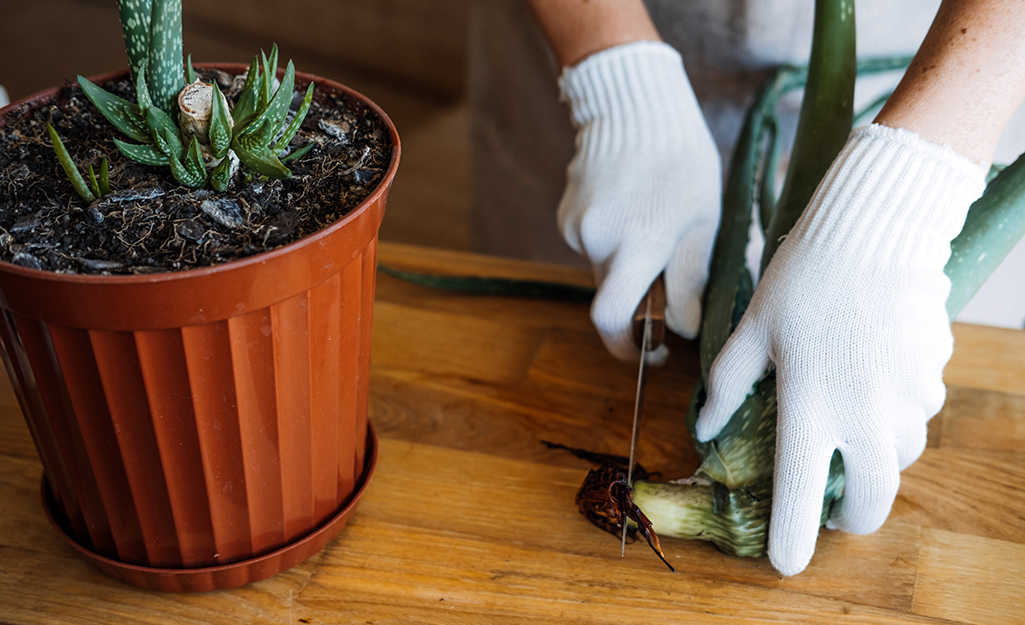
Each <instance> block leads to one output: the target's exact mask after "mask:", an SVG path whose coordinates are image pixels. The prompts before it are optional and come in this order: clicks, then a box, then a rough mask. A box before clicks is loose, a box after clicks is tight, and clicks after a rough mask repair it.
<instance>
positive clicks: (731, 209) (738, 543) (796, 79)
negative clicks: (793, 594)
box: [577, 0, 1025, 561]
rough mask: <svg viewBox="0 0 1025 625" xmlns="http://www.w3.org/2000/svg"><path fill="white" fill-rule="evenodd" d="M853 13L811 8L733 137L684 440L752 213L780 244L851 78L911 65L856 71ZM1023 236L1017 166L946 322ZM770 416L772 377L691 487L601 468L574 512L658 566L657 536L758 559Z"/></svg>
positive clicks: (731, 307) (1021, 169)
mask: <svg viewBox="0 0 1025 625" xmlns="http://www.w3.org/2000/svg"><path fill="white" fill-rule="evenodd" d="M849 10H851V8H850V3H846V2H842V1H840V0H817V2H816V7H815V31H814V38H813V44H812V55H811V64H810V65H809V67H808V68H807V70H806V71H804V70H800V69H797V68H792V67H785V68H782V69H781V70H780V71H779V72H778V73H777V74H776V76H775V77H774V78H773V79H772V80H770V81H769V82H768V83H767V84H766V85H765V86H764V87H763V88H762V89H761V91H760V92H759V93H758V94H757V95H756V97H755V101H754V103H753V105H752V107H751V109H750V110H749V111H748V115H747V118H746V120H745V123H744V126H743V129H742V130H741V135H740V138H739V140H738V143H737V147H736V150H735V152H734V155H733V160H732V163H731V166H730V173H729V177H728V179H727V182H726V185H725V188H724V197H723V215H722V221H721V224H722V225H721V226H720V231H719V234H718V235H717V239H716V244H715V250H714V252H713V256H712V260H711V264H710V269H709V281H708V287H707V290H706V293H705V302H704V304H705V305H704V308H703V319H702V327H701V331H700V337H699V341H700V359H701V379H699V381H698V386H697V388H696V389H695V391H694V395H693V397H692V400H691V405H690V408H689V410H688V413H687V426H688V429H689V430H690V432H691V435H692V437H694V424H695V422H696V420H697V415H698V412H699V411H700V409H701V407H702V405H703V404H704V401H705V399H706V391H705V389H706V384H707V381H708V372H709V370H710V368H711V364H712V362H713V361H714V359H715V357H716V355H717V354H718V353H719V351H720V349H721V348H722V346H723V344H724V343H725V342H726V339H727V338H728V337H729V335H730V333H731V332H732V331H733V328H734V327H735V326H736V324H737V323H738V322H739V321H740V318H741V316H742V315H743V312H744V310H745V309H746V307H747V305H748V302H749V301H750V298H751V295H752V292H753V287H752V285H753V281H752V278H751V275H750V273H749V272H748V269H747V266H746V254H745V252H746V247H747V242H748V233H749V231H750V226H751V220H752V214H753V213H754V212H755V211H756V210H757V212H758V214H759V216H760V220H761V222H762V226H763V230H764V231H765V232H766V238H767V240H768V241H771V242H773V243H778V241H779V238H780V236H781V235H782V234H785V233H786V232H788V231H789V230H790V228H791V227H792V225H793V223H794V221H796V219H797V217H799V216H800V213H801V211H802V210H803V209H804V207H805V206H806V205H807V203H808V201H809V199H810V198H811V195H812V193H813V192H814V190H815V187H816V186H817V185H818V182H819V180H821V178H822V175H823V174H824V173H825V171H826V170H827V169H828V167H829V165H830V163H831V162H832V160H833V158H835V156H836V153H837V152H838V151H839V149H840V148H841V147H842V146H843V144H844V142H845V141H846V139H847V136H848V134H849V132H850V130H851V124H852V119H853V118H854V115H853V111H852V109H851V103H852V101H853V89H854V79H855V77H856V75H857V73H858V72H859V71H886V70H892V69H898V68H899V67H901V66H903V65H906V64H907V61H908V59H899V60H895V61H896V62H891V61H890V60H873V61H867V62H864V63H861V64H860V66H859V64H856V63H855V60H854V45H853V43H854V20H853V19H849V18H850V15H849V13H847V12H848V11H849ZM802 85H806V87H805V96H804V102H803V104H802V108H801V114H800V122H799V124H798V130H797V136H796V138H795V141H794V147H793V150H792V153H791V154H792V157H791V165H790V167H789V168H788V171H787V177H786V181H785V183H784V186H783V190H782V192H781V193H780V196H779V199H778V200H777V199H776V194H775V190H774V189H773V188H772V186H771V182H772V179H773V178H774V176H772V175H771V172H773V171H774V170H773V169H772V168H773V163H775V161H776V158H778V156H777V155H778V151H777V149H776V142H777V136H776V134H777V133H776V131H775V129H776V123H775V119H774V110H775V106H776V103H777V101H778V99H779V96H780V95H781V94H782V93H783V92H784V91H787V90H789V89H791V88H794V87H798V86H802ZM873 106H874V105H873ZM766 144H768V148H767V149H766ZM767 172H770V173H767ZM1023 236H1025V156H1023V157H1020V158H1019V159H1018V160H1017V161H1015V163H1013V164H1012V165H1010V166H1009V167H1007V168H1006V169H1004V170H1002V171H1001V172H1000V173H999V174H998V175H997V176H996V177H995V178H994V179H993V180H992V181H991V182H990V183H989V185H988V187H987V189H986V192H985V194H984V195H983V196H982V198H980V199H979V200H978V201H977V202H976V203H975V204H974V205H973V206H972V208H971V210H970V211H969V213H968V217H967V220H966V222H965V225H964V228H963V229H962V231H961V234H960V235H959V236H958V237H957V238H956V239H955V240H954V241H953V243H952V244H951V257H950V261H949V262H948V264H947V267H946V269H945V271H946V273H947V275H948V277H950V279H951V283H952V289H951V294H950V297H949V298H948V300H947V312H948V314H949V315H950V318H952V319H953V318H954V317H955V316H956V315H957V313H958V312H959V311H960V310H961V308H962V307H963V306H964V305H965V304H966V303H967V302H968V300H969V299H970V298H971V296H972V295H973V294H974V293H975V292H976V291H977V290H978V288H979V287H980V286H981V285H982V283H983V282H984V281H985V279H986V278H987V277H988V276H989V274H990V273H991V272H992V271H993V270H994V269H995V268H996V266H997V265H999V264H1000V261H1001V260H1002V259H1003V258H1004V257H1005V256H1006V255H1007V253H1008V252H1009V251H1010V250H1011V248H1013V247H1014V244H1015V243H1016V242H1017V241H1018V240H1020V239H1021V238H1022V237H1023ZM774 250H775V245H770V244H767V245H766V255H765V256H764V257H763V262H762V266H763V267H764V266H765V265H766V264H767V263H768V259H769V258H770V257H771V254H772V252H773V251H774ZM776 409H777V406H776V379H775V375H774V373H773V372H771V371H770V372H767V373H766V375H765V376H764V377H763V378H762V380H760V381H759V382H758V384H757V385H756V386H755V388H754V389H753V392H752V393H751V394H750V395H749V396H748V397H747V398H746V400H745V401H744V403H743V404H742V405H741V407H740V408H739V409H738V410H737V412H736V413H735V414H734V415H733V417H732V418H731V419H730V422H729V423H728V424H727V425H726V427H725V428H724V429H723V430H722V431H721V432H720V434H719V435H718V437H717V438H715V439H714V440H712V441H709V442H707V443H697V444H696V448H697V451H698V453H699V455H700V457H701V459H702V463H701V465H700V467H699V468H698V470H697V471H696V473H695V475H694V476H693V477H690V478H686V479H682V480H672V481H653V480H648V479H643V478H639V479H638V480H636V481H635V482H634V484H633V485H632V492H631V488H630V487H629V486H628V485H626V484H622V483H621V482H620V481H619V480H618V479H617V478H616V477H615V476H616V475H617V473H616V471H617V470H619V471H621V472H625V463H622V464H617V463H616V462H615V461H612V462H604V461H603V467H602V468H600V469H597V470H593V471H592V472H591V473H590V474H588V476H587V478H586V479H585V481H584V484H583V486H582V487H581V492H580V493H579V494H578V495H577V501H578V503H580V502H585V503H586V507H585V506H583V505H581V511H582V512H583V513H584V514H585V515H586V516H588V517H589V518H591V519H592V520H593V521H594V522H595V524H596V525H598V526H599V527H601V528H602V529H605V530H606V531H609V532H610V533H612V534H613V535H615V536H616V537H617V538H618V537H619V535H620V531H621V529H622V523H623V522H625V519H627V518H630V519H634V521H635V522H638V521H637V519H641V521H639V523H640V524H641V525H642V526H643V527H644V529H650V530H651V531H650V532H648V533H649V534H651V535H652V538H650V539H649V544H651V545H652V548H653V549H654V550H655V551H656V553H657V554H658V556H659V557H660V558H662V559H663V561H664V556H663V554H662V552H661V549H659V548H658V544H659V543H658V539H657V537H654V533H655V532H657V533H658V534H661V535H662V536H672V537H677V538H686V539H699V540H707V541H711V542H712V543H713V544H715V546H716V547H718V548H719V549H720V550H721V551H723V552H725V553H728V554H732V555H738V556H754V557H758V556H764V555H765V554H766V549H767V542H768V526H769V522H770V519H769V516H770V512H771V509H772V483H773V469H774V461H775V440H776ZM695 440H696V437H695ZM609 476H612V477H609ZM599 477H603V479H598V478H599ZM843 493H844V472H843V460H842V458H841V456H840V455H839V453H834V455H833V458H832V462H831V464H830V469H829V479H828V482H827V485H826V489H825V492H824V493H823V505H822V516H821V521H822V522H823V523H824V522H825V521H826V519H827V518H828V516H829V512H830V509H831V508H832V506H833V505H835V504H836V503H837V502H838V501H839V500H840V499H841V498H842V497H843ZM635 509H637V510H636V511H635ZM647 521H650V527H647ZM642 533H643V530H642Z"/></svg>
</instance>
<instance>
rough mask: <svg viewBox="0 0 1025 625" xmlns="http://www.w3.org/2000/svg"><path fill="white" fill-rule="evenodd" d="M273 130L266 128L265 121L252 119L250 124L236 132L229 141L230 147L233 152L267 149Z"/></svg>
mask: <svg viewBox="0 0 1025 625" xmlns="http://www.w3.org/2000/svg"><path fill="white" fill-rule="evenodd" d="M272 132H274V129H273V128H271V127H268V124H267V120H261V119H259V118H257V119H254V120H253V121H252V123H250V124H249V125H248V126H246V127H245V128H243V129H242V130H241V131H240V132H236V133H235V134H234V136H233V137H232V139H231V147H232V148H233V149H234V150H235V152H252V151H254V150H259V149H260V148H265V147H267V143H269V142H270V138H271V137H270V134H271V133H272Z"/></svg>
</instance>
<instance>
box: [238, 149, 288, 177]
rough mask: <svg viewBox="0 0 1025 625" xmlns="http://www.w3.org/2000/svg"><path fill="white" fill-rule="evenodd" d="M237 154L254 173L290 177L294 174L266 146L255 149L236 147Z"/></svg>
mask: <svg viewBox="0 0 1025 625" xmlns="http://www.w3.org/2000/svg"><path fill="white" fill-rule="evenodd" d="M235 154H237V155H238V157H239V159H240V160H241V161H242V164H243V165H245V167H246V169H247V170H249V171H251V172H253V173H257V174H260V175H263V176H269V177H271V178H289V177H291V175H292V172H290V171H289V170H288V168H287V167H285V166H284V165H282V164H281V161H280V160H278V157H277V155H276V154H274V151H273V150H271V149H270V148H268V147H266V146H264V147H262V148H258V149H253V150H249V149H239V148H238V147H236V149H235Z"/></svg>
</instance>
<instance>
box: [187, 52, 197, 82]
mask: <svg viewBox="0 0 1025 625" xmlns="http://www.w3.org/2000/svg"><path fill="white" fill-rule="evenodd" d="M194 82H196V68H194V67H192V55H191V54H190V55H189V56H188V58H187V59H186V60H185V84H186V85H191V84H192V83H194Z"/></svg>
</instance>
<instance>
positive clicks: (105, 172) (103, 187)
mask: <svg viewBox="0 0 1025 625" xmlns="http://www.w3.org/2000/svg"><path fill="white" fill-rule="evenodd" d="M109 193H110V163H108V162H107V157H106V156H104V157H103V159H102V160H101V161H100V192H99V194H98V195H100V196H101V197H102V196H104V195H107V194H109Z"/></svg>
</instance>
